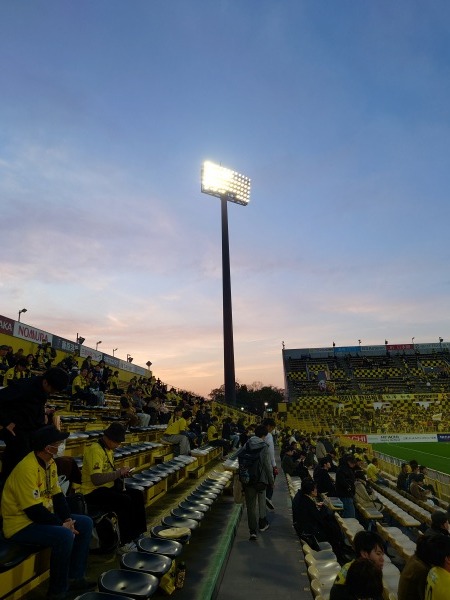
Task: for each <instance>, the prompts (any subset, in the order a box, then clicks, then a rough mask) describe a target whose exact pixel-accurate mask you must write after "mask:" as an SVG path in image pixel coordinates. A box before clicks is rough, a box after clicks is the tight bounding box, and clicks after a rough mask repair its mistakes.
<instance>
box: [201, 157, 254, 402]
mask: <svg viewBox="0 0 450 600" xmlns="http://www.w3.org/2000/svg"><path fill="white" fill-rule="evenodd" d="M202 192H203V193H204V194H209V195H210V196H216V197H217V198H220V201H221V208H222V210H221V212H222V293H223V366H224V380H225V402H227V403H228V404H232V405H236V377H235V372H234V345H233V313H232V308H231V278H230V246H229V241H228V208H227V203H228V202H234V203H235V204H242V206H247V204H248V203H249V201H250V179H249V178H248V177H246V176H245V175H241V174H240V173H237V172H236V171H232V170H231V169H226V168H225V167H222V166H220V165H216V164H214V163H212V162H209V161H206V162H204V163H203V167H202Z"/></svg>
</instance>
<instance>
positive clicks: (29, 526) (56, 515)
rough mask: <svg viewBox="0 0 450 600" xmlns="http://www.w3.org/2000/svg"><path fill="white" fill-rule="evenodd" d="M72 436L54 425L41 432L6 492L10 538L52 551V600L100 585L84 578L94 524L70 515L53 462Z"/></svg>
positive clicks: (6, 523)
mask: <svg viewBox="0 0 450 600" xmlns="http://www.w3.org/2000/svg"><path fill="white" fill-rule="evenodd" d="M68 436H69V434H68V433H64V432H61V431H59V430H58V429H56V427H54V426H53V425H47V426H45V427H42V428H41V429H39V430H38V431H37V432H36V433H35V434H34V437H33V442H32V444H33V451H32V452H30V453H29V454H27V456H26V457H25V458H23V459H22V460H21V461H20V462H19V464H18V465H17V466H16V467H15V468H14V469H13V471H12V472H11V474H10V475H9V477H8V479H7V480H6V483H5V487H4V488H3V492H2V502H1V511H2V516H3V533H4V535H5V537H6V538H7V539H11V540H13V541H15V542H19V543H20V544H32V545H34V546H44V547H50V548H51V555H50V578H49V590H48V595H47V598H48V600H64V599H65V598H66V594H67V592H68V591H69V590H71V591H86V590H89V589H92V588H94V587H95V585H96V583H95V581H94V582H92V581H89V580H88V579H86V577H85V572H86V566H87V559H88V554H89V544H90V541H91V537H92V527H93V523H92V519H91V518H90V517H88V516H86V515H75V514H71V513H70V509H69V506H68V505H67V502H66V498H65V496H64V494H63V493H62V491H61V488H60V487H59V483H58V474H57V470H56V464H55V461H54V459H53V458H54V456H56V454H57V453H58V447H59V445H60V444H61V442H62V441H63V440H65V439H66V438H67V437H68Z"/></svg>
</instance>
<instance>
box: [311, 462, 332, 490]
mask: <svg viewBox="0 0 450 600" xmlns="http://www.w3.org/2000/svg"><path fill="white" fill-rule="evenodd" d="M330 468H331V459H330V457H329V456H324V457H323V458H321V459H320V460H319V464H318V466H317V467H316V468H315V469H314V481H315V482H316V484H317V491H318V492H319V494H327V496H330V497H331V496H336V486H335V485H334V481H333V480H332V479H331V477H330V474H329V472H328V471H329V470H330Z"/></svg>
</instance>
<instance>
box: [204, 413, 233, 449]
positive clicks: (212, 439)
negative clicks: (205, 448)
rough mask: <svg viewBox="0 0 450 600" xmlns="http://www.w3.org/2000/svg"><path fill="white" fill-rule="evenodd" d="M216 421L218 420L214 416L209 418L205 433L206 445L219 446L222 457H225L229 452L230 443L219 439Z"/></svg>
mask: <svg viewBox="0 0 450 600" xmlns="http://www.w3.org/2000/svg"><path fill="white" fill-rule="evenodd" d="M218 420H219V419H218V418H217V417H216V416H213V417H211V421H210V423H209V426H208V432H207V436H208V443H209V444H210V445H211V446H220V447H221V448H222V455H223V456H224V457H225V456H226V455H227V454H228V452H229V451H230V448H231V442H230V441H229V440H224V439H222V438H220V437H219V432H218V431H217V427H216V425H217V423H218Z"/></svg>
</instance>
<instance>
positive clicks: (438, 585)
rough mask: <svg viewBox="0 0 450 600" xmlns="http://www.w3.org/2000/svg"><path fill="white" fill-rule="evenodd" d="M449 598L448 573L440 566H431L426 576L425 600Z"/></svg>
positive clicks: (449, 577)
mask: <svg viewBox="0 0 450 600" xmlns="http://www.w3.org/2000/svg"><path fill="white" fill-rule="evenodd" d="M449 598H450V573H449V572H448V571H447V570H446V569H443V568H442V567H433V568H432V569H430V571H429V573H428V577H427V587H426V591H425V600H448V599H449Z"/></svg>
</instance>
